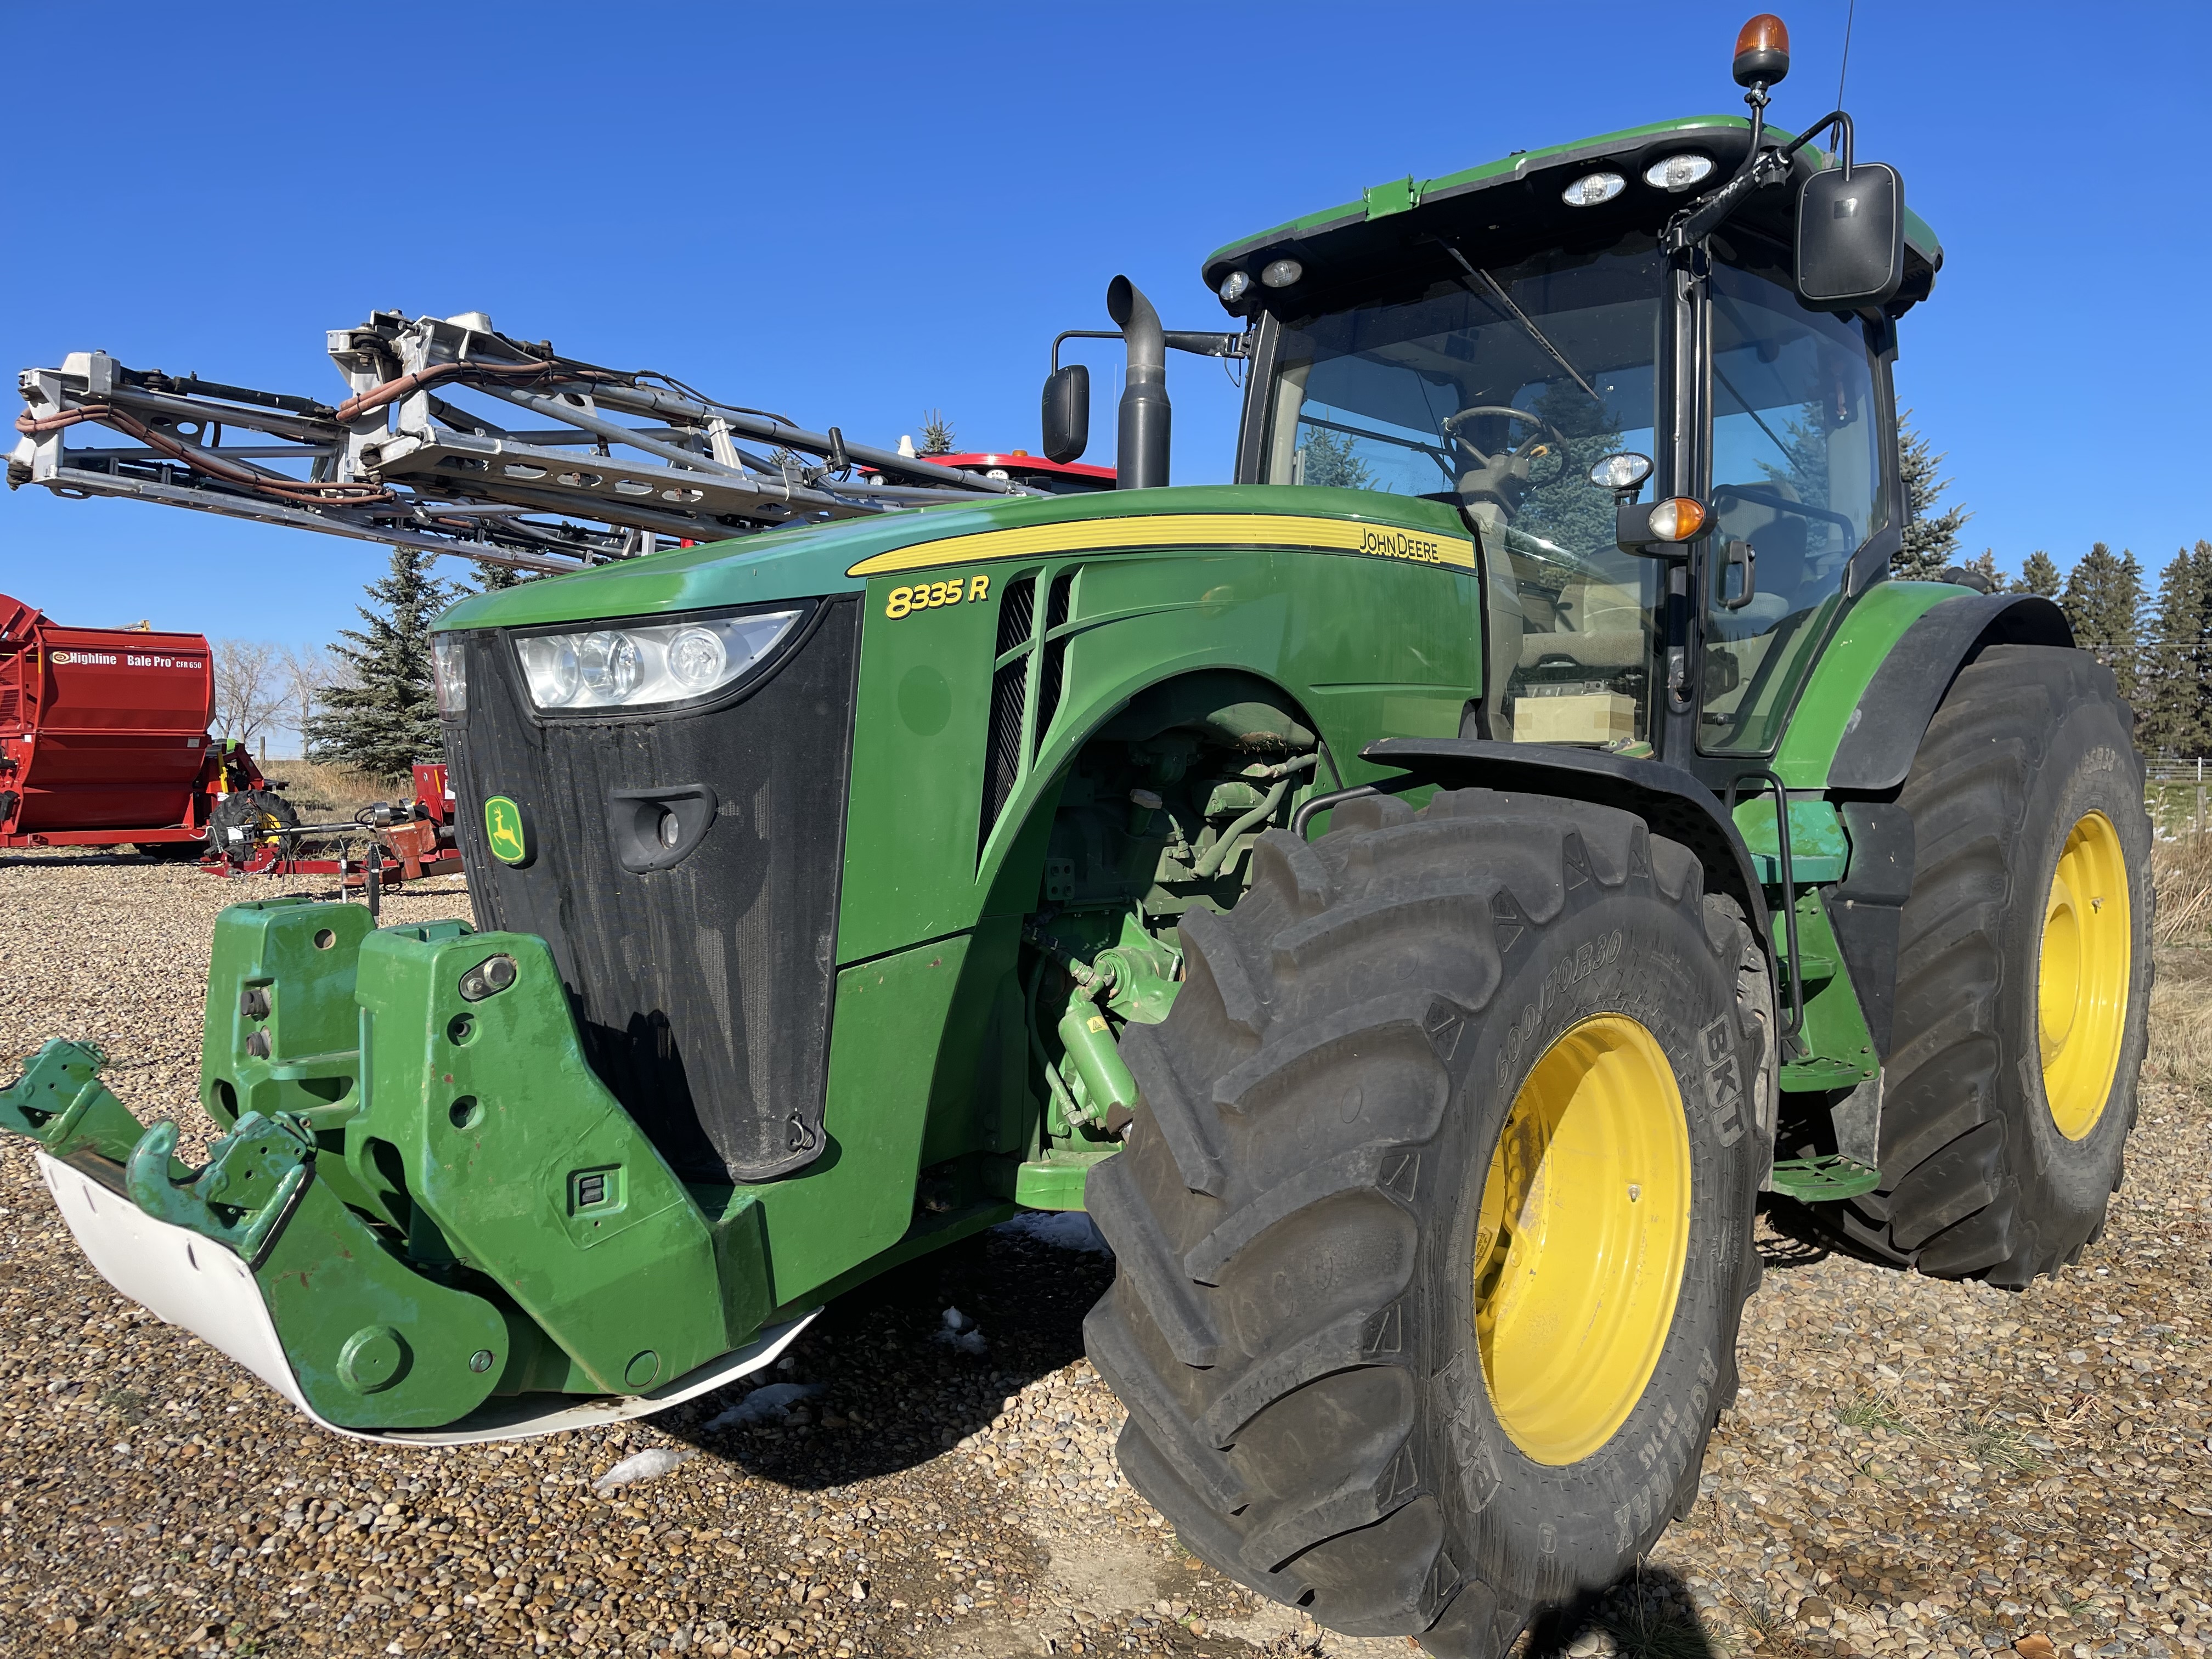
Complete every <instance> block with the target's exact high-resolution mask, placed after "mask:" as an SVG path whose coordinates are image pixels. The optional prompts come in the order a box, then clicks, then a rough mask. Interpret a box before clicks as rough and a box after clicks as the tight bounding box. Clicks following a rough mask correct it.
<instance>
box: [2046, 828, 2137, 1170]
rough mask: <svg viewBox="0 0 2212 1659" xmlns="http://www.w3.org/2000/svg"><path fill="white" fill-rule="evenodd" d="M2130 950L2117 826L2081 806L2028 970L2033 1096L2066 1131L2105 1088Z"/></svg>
mask: <svg viewBox="0 0 2212 1659" xmlns="http://www.w3.org/2000/svg"><path fill="white" fill-rule="evenodd" d="M2134 954H2135V933H2134V928H2133V925H2132V921H2131V919H2130V915H2129V914H2128V861H2127V854H2125V853H2124V851H2123V850H2122V848H2121V847H2120V832H2119V830H2118V829H2116V828H2115V827H2114V826H2113V823H2112V820H2111V819H2110V818H2108V817H2106V816H2105V815H2104V814H2103V813H2102V812H2089V813H2086V814H2084V815H2083V816H2082V817H2081V820H2080V821H2079V822H2078V823H2075V826H2074V828H2073V829H2072V830H2071V831H2069V833H2068V835H2067V837H2066V845H2065V846H2064V847H2063V848H2060V849H2059V853H2058V867H2057V869H2056V870H2054V871H2052V872H2051V891H2050V893H2049V895H2048V896H2046V897H2045V900H2044V902H2043V945H2042V950H2041V953H2040V963H2039V967H2038V969H2037V972H2036V998H2035V1000H2036V1028H2037V1030H2036V1036H2037V1039H2038V1042H2039V1046H2040V1047H2041V1048H2042V1052H2043V1096H2044V1099H2045V1101H2046V1102H2047V1103H2049V1105H2050V1107H2051V1121H2053V1122H2054V1123H2056V1124H2057V1126H2058V1133H2061V1134H2063V1135H2064V1136H2065V1137H2066V1138H2067V1139H2069V1140H2079V1139H2081V1138H2082V1136H2084V1135H2086V1134H2087V1133H2089V1131H2090V1130H2092V1129H2093V1128H2095V1127H2097V1120H2098V1119H2100V1118H2101V1117H2102V1116H2104V1115H2105V1103H2106V1101H2107V1100H2109V1099H2110V1098H2111V1097H2112V1078H2113V1075H2114V1074H2115V1073H2117V1072H2118V1070H2119V1066H2120V1040H2121V1038H2122V1036H2124V1034H2125V1032H2126V1030H2127V1020H2128V978H2129V971H2130V968H2131V967H2132V966H2133V957H2134Z"/></svg>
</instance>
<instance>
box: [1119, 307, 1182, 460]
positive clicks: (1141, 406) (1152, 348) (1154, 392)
mask: <svg viewBox="0 0 2212 1659" xmlns="http://www.w3.org/2000/svg"><path fill="white" fill-rule="evenodd" d="M1106 310H1107V313H1108V314H1109V316H1111V317H1112V318H1113V319H1114V325H1115V327H1116V328H1118V329H1120V330H1121V338H1122V340H1123V342H1124V343H1125V344H1126V346H1127V351H1128V378H1127V386H1126V388H1125V389H1124V390H1123V392H1122V393H1121V424H1120V430H1119V453H1118V454H1117V455H1116V456H1115V464H1114V465H1115V475H1116V477H1115V487H1116V488H1118V489H1164V488H1165V487H1166V485H1167V482H1168V428H1169V421H1170V409H1169V407H1168V345H1167V335H1166V334H1165V332H1164V331H1163V330H1162V329H1161V327H1160V314H1159V313H1158V312H1157V311H1155V310H1153V309H1152V301H1150V300H1147V299H1146V297H1145V296H1144V295H1143V294H1142V293H1140V292H1139V290H1138V288H1137V285H1136V284H1135V283H1133V282H1131V281H1130V280H1129V279H1128V278H1127V276H1116V277H1115V279H1114V280H1113V281H1112V282H1111V283H1109V284H1108V285H1107V289H1106Z"/></svg>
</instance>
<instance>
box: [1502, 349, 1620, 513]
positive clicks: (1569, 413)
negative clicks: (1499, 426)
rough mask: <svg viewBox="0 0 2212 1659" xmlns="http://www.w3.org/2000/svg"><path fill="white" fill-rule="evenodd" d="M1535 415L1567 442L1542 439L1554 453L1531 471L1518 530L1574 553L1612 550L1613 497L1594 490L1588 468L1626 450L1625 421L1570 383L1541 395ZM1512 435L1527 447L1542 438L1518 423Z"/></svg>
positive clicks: (1551, 387)
mask: <svg viewBox="0 0 2212 1659" xmlns="http://www.w3.org/2000/svg"><path fill="white" fill-rule="evenodd" d="M1535 413H1536V414H1537V416H1539V417H1541V419H1542V420H1543V421H1544V422H1546V423H1547V425H1549V426H1550V427H1551V428H1552V429H1553V431H1554V432H1556V433H1558V434H1559V436H1560V437H1561V438H1562V439H1565V444H1564V445H1561V444H1559V443H1556V442H1554V441H1553V440H1552V439H1550V438H1548V437H1547V438H1545V439H1544V440H1543V442H1544V445H1545V447H1546V448H1547V449H1549V450H1552V451H1553V452H1555V453H1552V454H1548V455H1546V456H1544V457H1542V458H1541V459H1539V460H1537V462H1536V463H1535V465H1534V468H1533V469H1531V471H1530V473H1529V488H1528V495H1525V496H1524V497H1522V501H1521V507H1520V510H1519V511H1518V512H1517V513H1515V514H1514V515H1513V527H1514V528H1515V529H1516V530H1518V531H1521V532H1523V533H1524V534H1527V535H1530V536H1536V537H1540V538H1542V539H1543V540H1545V541H1547V542H1551V543H1553V544H1555V545H1557V546H1559V547H1564V548H1567V549H1569V550H1571V551H1573V552H1577V553H1583V554H1594V555H1598V556H1603V555H1605V554H1607V553H1610V552H1612V551H1613V547H1614V543H1613V536H1614V534H1615V529H1614V525H1615V520H1614V517H1613V497H1612V496H1611V495H1609V494H1607V492H1606V491H1604V490H1602V489H1595V488H1593V487H1592V486H1591V483H1590V481H1589V470H1590V468H1591V467H1593V466H1595V465H1597V463H1598V462H1599V461H1601V460H1602V459H1605V457H1607V455H1611V454H1613V453H1615V452H1617V451H1618V450H1619V449H1620V447H1621V434H1620V421H1619V420H1618V419H1617V418H1616V417H1615V416H1614V415H1613V411H1612V410H1610V409H1608V408H1607V407H1606V405H1605V404H1601V403H1596V402H1594V401H1592V399H1591V398H1590V395H1589V392H1585V391H1583V389H1582V388H1581V387H1580V386H1577V385H1576V384H1575V383H1574V382H1573V381H1572V380H1553V382H1552V383H1551V384H1550V385H1549V386H1546V387H1545V388H1544V390H1543V391H1542V392H1541V393H1539V394H1538V395H1537V398H1536V407H1535ZM1534 436H1537V434H1535V433H1534V432H1532V431H1530V429H1529V428H1527V427H1525V426H1522V425H1520V424H1518V423H1517V422H1516V424H1515V425H1514V426H1513V427H1512V428H1510V438H1511V441H1514V442H1516V443H1526V442H1528V440H1529V439H1530V438H1532V437H1534Z"/></svg>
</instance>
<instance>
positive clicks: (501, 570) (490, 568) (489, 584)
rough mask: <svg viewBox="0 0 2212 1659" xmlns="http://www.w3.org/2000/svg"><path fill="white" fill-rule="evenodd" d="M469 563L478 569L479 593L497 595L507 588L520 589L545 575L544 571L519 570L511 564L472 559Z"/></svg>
mask: <svg viewBox="0 0 2212 1659" xmlns="http://www.w3.org/2000/svg"><path fill="white" fill-rule="evenodd" d="M469 562H470V563H471V564H473V565H474V566H476V568H477V592H479V593H497V592H501V590H502V589H505V588H509V587H520V586H521V585H522V584H523V583H525V582H527V581H535V580H538V577H540V576H542V575H544V574H545V573H544V571H542V570H517V569H516V568H514V567H513V565H511V564H494V563H493V562H491V561H490V560H489V559H471V560H470V561H469Z"/></svg>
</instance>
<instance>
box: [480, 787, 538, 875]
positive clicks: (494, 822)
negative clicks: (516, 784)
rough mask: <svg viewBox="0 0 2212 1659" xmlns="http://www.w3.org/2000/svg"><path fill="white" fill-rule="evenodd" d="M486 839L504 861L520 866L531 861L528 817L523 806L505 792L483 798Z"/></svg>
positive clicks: (502, 862)
mask: <svg viewBox="0 0 2212 1659" xmlns="http://www.w3.org/2000/svg"><path fill="white" fill-rule="evenodd" d="M484 839H485V840H486V841H488V842H490V843H491V855H492V856H493V857H494V858H495V859H497V860H499V861H500V862H501V864H511V865H513V866H515V867H516V868H517V869H520V868H521V867H522V866H524V865H526V864H527V863H529V862H530V855H531V852H532V848H531V845H530V824H529V821H528V820H527V819H526V818H525V817H523V815H522V808H521V807H520V806H519V805H516V804H515V803H514V802H513V801H512V800H509V799H507V797H506V796H505V795H494V796H492V797H491V798H490V799H489V800H487V801H485V802H484Z"/></svg>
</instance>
